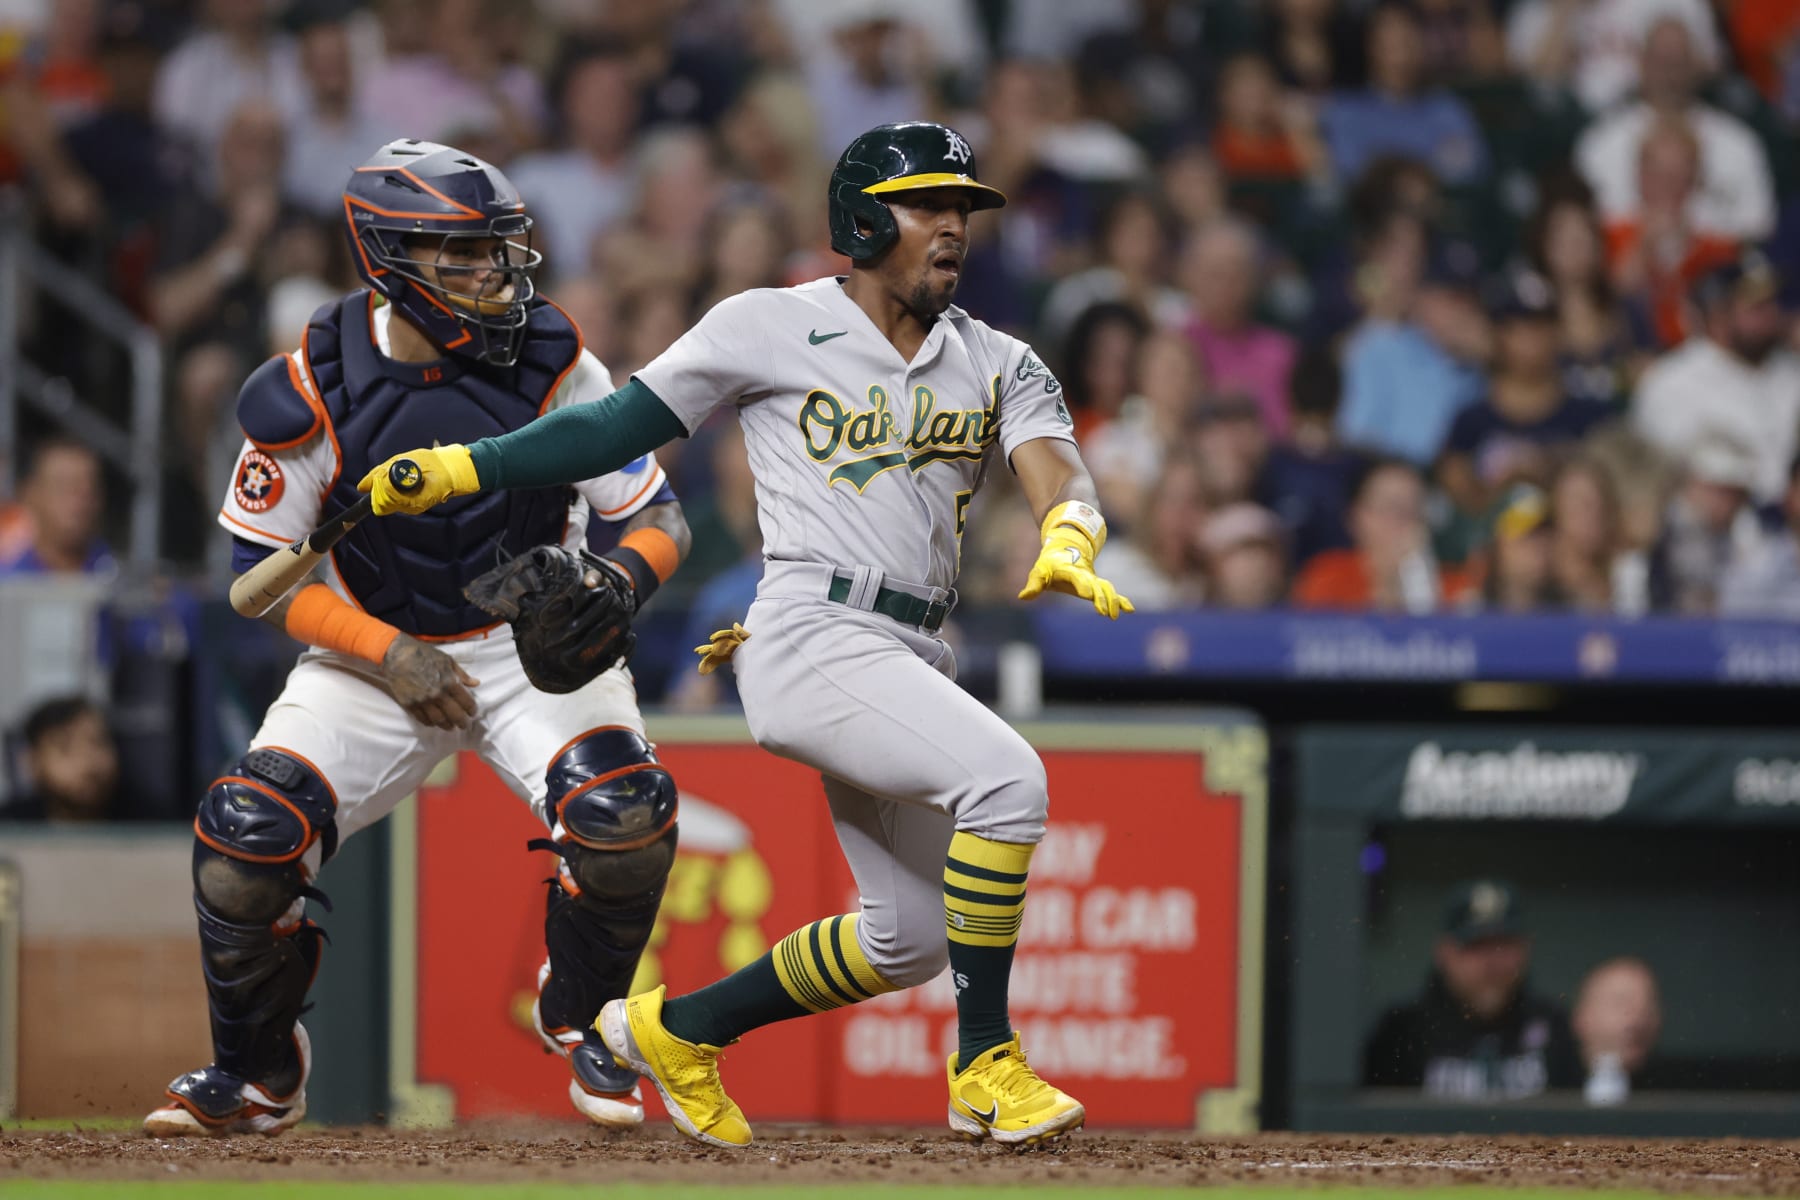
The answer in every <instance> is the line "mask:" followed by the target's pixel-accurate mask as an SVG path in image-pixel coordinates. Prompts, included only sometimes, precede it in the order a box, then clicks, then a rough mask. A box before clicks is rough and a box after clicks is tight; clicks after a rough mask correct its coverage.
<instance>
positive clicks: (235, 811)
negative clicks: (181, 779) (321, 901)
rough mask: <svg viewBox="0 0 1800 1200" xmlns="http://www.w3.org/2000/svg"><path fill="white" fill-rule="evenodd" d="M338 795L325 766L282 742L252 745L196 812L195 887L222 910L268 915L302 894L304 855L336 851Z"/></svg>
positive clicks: (261, 918) (255, 917)
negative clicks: (315, 848) (318, 767)
mask: <svg viewBox="0 0 1800 1200" xmlns="http://www.w3.org/2000/svg"><path fill="white" fill-rule="evenodd" d="M336 810H337V800H336V798H335V797H334V796H333V795H332V792H331V787H330V785H329V784H327V783H326V782H325V780H324V778H323V777H322V776H320V775H319V773H318V772H317V771H315V770H313V769H312V767H311V766H309V765H308V764H306V763H304V762H302V761H301V760H299V759H297V758H295V757H293V756H291V755H289V754H286V753H284V752H282V751H280V750H253V751H251V752H250V753H249V754H247V755H245V756H244V757H243V758H242V759H240V760H239V761H238V763H237V766H236V767H235V768H233V770H231V771H230V772H228V773H226V774H225V775H223V776H221V777H220V778H218V779H216V780H214V781H213V785H212V787H210V788H208V789H207V792H206V795H205V797H204V798H203V799H202V800H201V801H200V811H199V813H198V814H197V815H196V816H195V818H194V837H195V842H194V891H195V894H196V896H197V897H198V899H199V901H200V902H201V903H203V904H204V905H205V906H206V907H207V908H208V909H209V910H210V911H211V912H212V913H213V915H215V916H218V917H221V918H223V919H225V920H228V921H244V922H252V923H255V922H266V921H273V920H275V919H276V918H277V917H279V916H280V915H281V914H282V913H283V912H284V911H286V909H287V908H288V906H289V905H291V904H292V903H293V902H294V901H295V900H296V899H298V898H299V897H300V896H301V895H302V890H303V888H304V886H305V883H306V879H305V876H304V874H303V872H302V869H301V864H300V860H301V857H302V856H303V855H304V854H305V853H306V852H307V850H308V849H310V848H311V847H312V845H313V844H314V843H315V842H317V843H319V844H320V847H321V851H322V860H323V859H329V858H330V857H331V856H332V855H333V854H334V853H336V851H337V821H336V816H335V814H336Z"/></svg>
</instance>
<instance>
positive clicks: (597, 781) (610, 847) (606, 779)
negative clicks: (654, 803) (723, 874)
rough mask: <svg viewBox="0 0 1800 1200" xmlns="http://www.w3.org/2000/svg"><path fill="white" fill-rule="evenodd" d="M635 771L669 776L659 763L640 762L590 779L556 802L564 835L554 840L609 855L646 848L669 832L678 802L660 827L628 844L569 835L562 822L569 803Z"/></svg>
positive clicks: (565, 825)
mask: <svg viewBox="0 0 1800 1200" xmlns="http://www.w3.org/2000/svg"><path fill="white" fill-rule="evenodd" d="M552 761H554V760H552ZM637 771H661V772H662V773H663V774H664V775H669V769H668V768H667V767H665V766H663V765H662V764H661V763H653V762H641V763H632V764H631V765H630V766H628V767H620V768H618V769H617V770H614V771H607V772H606V773H604V774H601V775H596V776H594V777H593V778H592V779H590V780H588V781H587V782H586V783H584V784H582V785H581V786H580V787H578V788H576V789H575V790H574V791H572V792H570V793H569V794H568V795H566V796H564V797H563V798H562V799H561V800H558V801H557V802H556V823H557V824H558V825H561V826H562V827H563V834H564V836H563V837H560V838H558V839H556V840H557V841H559V842H574V843H575V844H576V845H578V846H586V847H587V848H588V849H589V850H599V851H601V852H602V853H611V852H614V851H623V850H636V849H638V848H640V847H642V846H648V845H649V844H650V843H652V842H654V841H656V840H657V839H659V838H661V837H662V835H663V834H665V833H667V832H669V829H670V828H671V827H672V826H673V825H674V824H675V820H676V818H677V817H678V816H680V814H681V805H680V802H679V801H677V803H676V806H675V811H674V812H671V813H670V814H669V819H668V820H667V821H664V822H663V823H662V825H661V826H660V827H658V828H656V829H653V830H651V831H650V832H649V833H646V834H644V835H643V836H642V837H637V838H633V839H632V840H630V841H628V842H608V843H606V844H605V845H603V846H602V845H599V844H597V843H595V842H589V841H585V840H583V839H582V838H578V837H576V836H575V835H574V834H573V833H570V832H569V827H568V825H567V824H565V823H564V822H563V809H565V808H567V807H568V805H569V801H571V800H573V799H575V798H576V797H577V796H580V795H582V794H583V793H585V792H587V791H589V790H591V789H593V788H596V787H598V786H600V785H601V784H603V783H610V782H611V781H612V780H614V779H618V778H621V777H622V776H625V775H630V774H632V773H634V772H637ZM669 778H670V781H671V782H672V781H673V780H674V778H675V777H674V776H673V775H669Z"/></svg>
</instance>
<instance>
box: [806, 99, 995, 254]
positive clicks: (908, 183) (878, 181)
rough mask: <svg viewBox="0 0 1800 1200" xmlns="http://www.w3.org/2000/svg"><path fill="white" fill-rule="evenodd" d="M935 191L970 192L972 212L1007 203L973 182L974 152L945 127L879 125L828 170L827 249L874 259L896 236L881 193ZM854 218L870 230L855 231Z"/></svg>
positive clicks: (921, 123) (897, 229) (919, 123)
mask: <svg viewBox="0 0 1800 1200" xmlns="http://www.w3.org/2000/svg"><path fill="white" fill-rule="evenodd" d="M933 187H957V188H967V189H969V199H970V201H971V202H972V204H973V206H974V207H975V208H976V209H983V208H999V207H1001V206H1002V205H1004V204H1005V203H1006V197H1005V196H1003V195H1001V194H1000V192H999V190H998V189H996V188H991V187H989V186H988V185H987V184H985V183H980V182H977V180H976V178H975V152H974V151H973V150H971V149H970V148H969V143H968V141H967V140H965V139H964V138H963V135H962V134H960V133H958V132H956V130H954V129H952V128H950V127H949V126H948V125H939V124H936V123H935V122H932V121H908V122H906V123H905V124H901V125H877V126H876V127H875V128H873V129H871V130H869V132H867V133H865V134H863V135H862V136H861V137H859V138H857V139H856V140H855V141H853V142H851V143H850V145H849V146H848V147H847V148H846V149H845V150H844V153H843V155H842V156H841V157H840V158H839V159H838V161H837V166H836V167H834V168H832V172H831V199H830V218H831V248H832V249H833V250H836V251H837V252H838V253H839V254H847V255H849V256H850V257H851V258H852V259H853V260H855V261H857V262H862V261H865V260H867V259H871V258H874V257H875V256H876V255H878V254H880V253H881V252H882V251H883V250H886V249H887V248H888V247H889V246H891V245H893V244H894V241H895V240H896V239H897V238H898V237H899V236H900V227H899V226H898V225H897V224H895V222H894V214H893V213H891V212H889V211H888V206H887V204H886V203H885V202H884V201H883V200H882V199H881V197H882V195H883V194H885V193H888V192H904V191H910V190H913V189H915V188H933ZM858 219H860V220H862V221H863V222H864V223H865V224H867V225H868V226H869V232H867V233H865V232H863V231H862V230H861V229H858V228H857V224H856V223H857V221H858Z"/></svg>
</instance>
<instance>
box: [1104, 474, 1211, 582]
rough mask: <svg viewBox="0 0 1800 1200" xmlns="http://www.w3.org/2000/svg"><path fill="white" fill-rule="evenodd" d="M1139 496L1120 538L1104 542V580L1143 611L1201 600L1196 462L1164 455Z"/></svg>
mask: <svg viewBox="0 0 1800 1200" xmlns="http://www.w3.org/2000/svg"><path fill="white" fill-rule="evenodd" d="M1142 496H1143V504H1142V507H1141V509H1139V510H1138V511H1137V512H1135V513H1132V514H1130V515H1131V519H1130V520H1129V521H1128V522H1127V523H1126V527H1125V536H1124V537H1113V538H1110V539H1109V540H1108V542H1107V546H1106V569H1107V571H1108V575H1107V578H1108V579H1109V580H1111V581H1112V583H1113V585H1114V586H1115V587H1117V588H1118V589H1119V592H1120V594H1121V595H1125V596H1129V597H1131V602H1132V604H1133V605H1135V606H1137V607H1138V608H1139V609H1141V610H1143V611H1145V612H1160V611H1165V610H1168V609H1173V608H1189V607H1192V606H1194V605H1196V604H1199V603H1201V601H1202V600H1204V599H1205V597H1206V559H1205V557H1204V554H1203V552H1202V550H1201V536H1202V533H1203V531H1204V529H1205V525H1206V519H1207V505H1206V481H1205V478H1204V476H1203V474H1202V472H1201V468H1200V464H1199V463H1198V462H1197V461H1196V460H1195V459H1194V458H1193V457H1191V456H1190V455H1187V454H1181V453H1175V454H1170V455H1167V456H1166V457H1165V458H1164V459H1163V464H1162V471H1161V473H1159V474H1158V475H1157V476H1156V477H1155V481H1154V483H1153V484H1152V485H1151V486H1150V487H1149V488H1148V489H1146V490H1145V491H1144V492H1143V493H1142ZM1140 596H1141V597H1143V599H1141V600H1140V599H1139V598H1138V597H1140Z"/></svg>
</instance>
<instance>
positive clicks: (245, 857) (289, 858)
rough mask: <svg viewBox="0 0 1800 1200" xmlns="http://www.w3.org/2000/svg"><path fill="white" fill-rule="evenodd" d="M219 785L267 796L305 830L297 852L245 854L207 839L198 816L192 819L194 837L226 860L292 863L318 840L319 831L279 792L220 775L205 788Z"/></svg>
mask: <svg viewBox="0 0 1800 1200" xmlns="http://www.w3.org/2000/svg"><path fill="white" fill-rule="evenodd" d="M221 783H241V784H243V785H244V786H245V787H247V788H249V789H250V790H251V791H254V792H261V793H262V794H263V795H265V796H267V797H268V798H269V799H271V800H273V801H275V803H277V804H279V805H281V807H283V808H285V809H287V810H288V811H289V812H291V813H293V814H294V816H295V818H296V819H297V820H299V822H300V824H301V826H302V827H303V828H304V829H305V830H306V841H305V842H303V843H301V846H300V848H299V849H298V850H296V851H294V852H293V853H292V854H245V853H243V852H242V851H239V850H235V849H232V848H230V847H227V846H225V845H222V844H221V843H219V842H215V841H214V840H213V839H211V838H209V837H207V836H206V831H205V830H203V829H201V828H200V818H199V817H198V816H196V817H195V818H194V836H195V837H197V838H199V839H200V840H201V841H202V842H204V843H206V845H207V846H208V847H210V848H212V849H213V850H216V851H218V852H219V853H220V854H223V855H224V856H225V857H226V858H235V859H237V860H238V861H239V862H253V863H285V862H293V861H294V860H295V859H297V858H299V857H300V856H301V855H303V854H305V853H306V852H307V851H308V850H310V849H312V844H313V842H315V841H317V840H318V837H319V831H318V830H316V829H314V828H313V827H312V825H311V823H310V822H308V821H307V819H306V815H305V814H304V813H302V812H301V811H300V810H299V809H297V808H295V807H294V806H293V805H292V804H291V803H289V802H288V800H287V798H286V797H284V796H282V794H281V793H280V792H277V791H275V790H274V789H272V788H267V787H264V786H263V785H262V784H260V783H258V782H256V780H254V779H245V778H244V777H243V776H242V775H221V776H220V777H219V778H217V779H215V780H213V781H212V783H211V784H209V785H208V786H207V790H208V791H211V790H212V789H213V788H216V787H218V786H219V785H220V784H221Z"/></svg>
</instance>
